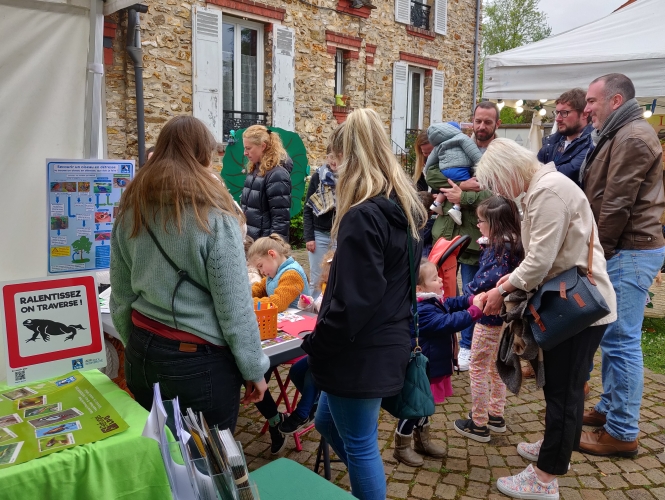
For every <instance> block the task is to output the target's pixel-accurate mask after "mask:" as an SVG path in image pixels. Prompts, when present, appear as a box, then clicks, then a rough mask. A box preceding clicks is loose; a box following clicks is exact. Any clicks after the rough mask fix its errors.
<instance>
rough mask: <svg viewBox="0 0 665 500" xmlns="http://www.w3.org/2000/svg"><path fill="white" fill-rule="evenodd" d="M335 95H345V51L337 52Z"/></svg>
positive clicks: (339, 50)
mask: <svg viewBox="0 0 665 500" xmlns="http://www.w3.org/2000/svg"><path fill="white" fill-rule="evenodd" d="M335 95H344V51H343V50H342V49H337V51H336V52H335Z"/></svg>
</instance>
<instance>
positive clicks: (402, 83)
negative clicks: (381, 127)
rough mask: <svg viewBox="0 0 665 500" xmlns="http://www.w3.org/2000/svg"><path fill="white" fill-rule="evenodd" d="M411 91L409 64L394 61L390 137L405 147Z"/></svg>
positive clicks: (401, 146)
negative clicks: (408, 97) (408, 96)
mask: <svg viewBox="0 0 665 500" xmlns="http://www.w3.org/2000/svg"><path fill="white" fill-rule="evenodd" d="M408 92H409V65H408V64H406V63H403V62H394V63H393V116H392V126H391V131H390V138H391V139H392V140H393V142H394V143H395V144H397V145H398V146H399V147H400V148H402V149H405V141H406V107H407V94H408Z"/></svg>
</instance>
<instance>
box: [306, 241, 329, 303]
mask: <svg viewBox="0 0 665 500" xmlns="http://www.w3.org/2000/svg"><path fill="white" fill-rule="evenodd" d="M314 241H315V242H316V250H314V252H307V256H308V257H309V283H310V289H311V290H312V296H313V297H314V298H316V297H318V296H319V294H320V293H321V288H320V286H319V285H320V283H319V280H320V279H321V263H322V262H323V256H324V255H325V254H326V252H327V251H328V250H330V233H324V232H322V231H314Z"/></svg>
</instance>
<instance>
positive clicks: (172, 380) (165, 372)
mask: <svg viewBox="0 0 665 500" xmlns="http://www.w3.org/2000/svg"><path fill="white" fill-rule="evenodd" d="M189 345H191V344H189ZM125 376H126V378H127V386H128V387H129V390H130V391H132V393H133V394H134V398H135V399H136V401H137V402H138V403H139V404H140V405H141V406H143V408H145V409H146V410H150V408H151V407H152V400H153V384H155V383H156V382H159V389H160V392H161V395H162V399H163V400H169V399H173V398H175V397H176V396H177V397H178V400H179V402H180V408H181V410H182V411H185V410H186V409H187V408H191V409H192V410H194V411H196V412H203V415H204V416H205V419H206V421H207V422H208V425H209V426H211V427H212V426H213V425H218V426H219V427H220V429H227V428H228V429H231V431H235V426H236V421H237V419H238V410H239V408H240V388H241V386H242V383H243V380H242V375H241V374H240V370H238V366H237V365H236V362H235V359H234V358H233V354H231V350H230V349H228V348H222V347H215V346H209V345H199V346H197V349H196V352H182V351H180V342H178V341H175V340H169V339H166V338H164V337H160V336H159V335H155V334H153V333H150V332H149V331H147V330H144V329H142V328H137V327H134V330H133V331H132V335H131V336H130V337H129V342H128V343H127V347H126V349H125Z"/></svg>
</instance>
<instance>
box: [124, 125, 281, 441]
mask: <svg viewBox="0 0 665 500" xmlns="http://www.w3.org/2000/svg"><path fill="white" fill-rule="evenodd" d="M215 148H216V141H215V139H214V137H213V136H212V134H211V133H210V132H209V131H208V129H207V127H206V126H205V124H203V123H202V122H201V121H199V120H197V119H196V118H193V117H191V116H178V117H176V118H173V119H172V120H170V121H169V122H168V123H167V124H166V125H165V126H164V128H163V129H162V131H161V133H160V134H159V137H158V138H157V144H156V145H155V153H154V155H153V156H152V157H151V158H150V160H149V161H148V162H147V163H146V164H145V165H144V166H143V168H141V170H140V171H139V173H138V174H137V176H136V178H135V179H134V180H133V181H132V182H131V183H130V184H129V186H128V187H127V189H126V190H125V192H124V193H123V195H122V198H121V200H120V211H119V213H118V217H117V219H116V220H115V223H114V226H113V234H112V236H111V286H112V288H111V290H112V292H111V316H112V318H113V324H114V326H115V327H116V329H117V330H118V333H119V334H120V337H121V339H122V342H123V344H124V345H125V346H126V351H125V374H126V377H127V385H128V387H129V389H130V390H131V391H132V393H133V394H134V397H135V399H136V401H137V402H138V403H140V404H141V406H143V407H144V408H146V409H147V410H149V409H150V408H151V406H152V399H153V384H155V383H156V382H159V385H160V390H161V394H162V397H163V398H164V399H173V398H174V397H176V396H177V397H178V398H179V399H180V405H181V406H182V408H192V409H193V410H195V411H201V412H203V414H204V416H205V418H206V420H207V421H208V424H209V425H219V426H220V428H230V429H232V430H233V429H234V428H235V424H236V419H237V416H238V409H239V404H240V387H241V386H242V384H243V380H244V381H245V385H246V391H245V397H244V399H243V403H252V402H257V401H260V400H261V399H262V398H263V393H264V392H265V390H266V388H267V385H266V383H265V380H264V379H263V374H264V373H265V371H266V370H267V369H268V366H269V360H268V358H267V357H266V355H265V354H263V351H262V350H261V339H260V336H259V329H258V326H257V323H256V317H255V315H254V311H253V306H252V295H251V292H250V287H249V282H248V280H247V268H246V262H245V256H244V252H243V241H242V236H241V232H240V225H241V223H242V222H243V220H244V217H243V215H242V214H241V213H239V212H238V210H237V209H236V206H235V205H234V202H233V199H232V198H231V195H230V194H229V192H228V190H227V189H226V187H225V186H224V185H223V184H222V183H221V182H216V181H214V180H212V179H211V176H212V175H213V169H212V159H213V151H214V150H215Z"/></svg>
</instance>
